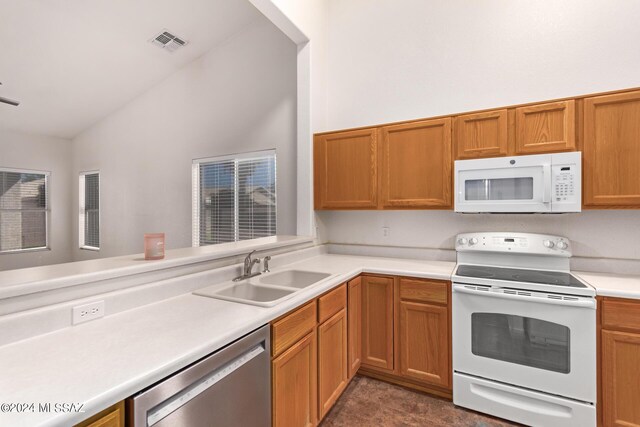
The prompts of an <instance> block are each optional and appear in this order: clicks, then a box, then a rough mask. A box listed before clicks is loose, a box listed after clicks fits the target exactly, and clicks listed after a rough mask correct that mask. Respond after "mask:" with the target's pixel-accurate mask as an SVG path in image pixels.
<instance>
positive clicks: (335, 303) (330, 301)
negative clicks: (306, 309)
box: [318, 283, 347, 323]
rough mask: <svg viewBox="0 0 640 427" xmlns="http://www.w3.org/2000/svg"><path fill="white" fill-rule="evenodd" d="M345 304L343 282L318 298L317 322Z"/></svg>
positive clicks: (345, 293)
mask: <svg viewBox="0 0 640 427" xmlns="http://www.w3.org/2000/svg"><path fill="white" fill-rule="evenodd" d="M346 306H347V286H346V284H345V283H343V284H342V285H340V286H339V287H337V288H336V289H334V290H332V291H331V292H329V293H328V294H326V295H323V296H321V297H320V298H318V322H319V323H322V322H324V321H325V320H327V319H329V318H330V317H331V316H333V315H334V314H336V313H337V312H339V311H340V310H342V309H343V308H345V307H346Z"/></svg>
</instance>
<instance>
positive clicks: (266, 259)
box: [262, 255, 271, 273]
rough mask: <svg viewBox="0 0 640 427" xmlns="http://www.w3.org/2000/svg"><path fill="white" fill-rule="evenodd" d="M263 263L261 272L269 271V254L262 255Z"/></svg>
mask: <svg viewBox="0 0 640 427" xmlns="http://www.w3.org/2000/svg"><path fill="white" fill-rule="evenodd" d="M263 260H264V264H263V269H262V272H263V273H268V272H269V261H271V255H268V256H266V257H264V259H263Z"/></svg>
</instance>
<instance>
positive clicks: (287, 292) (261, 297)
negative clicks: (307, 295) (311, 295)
mask: <svg viewBox="0 0 640 427" xmlns="http://www.w3.org/2000/svg"><path fill="white" fill-rule="evenodd" d="M329 276H331V274H327V273H318V272H315V271H304V270H284V271H277V272H275V273H266V274H264V275H261V276H257V277H252V278H250V279H246V280H244V281H242V282H232V283H229V284H227V285H226V286H224V285H213V286H209V287H206V288H203V289H200V290H198V291H196V292H194V295H199V296H203V297H210V298H218V299H223V300H226V301H233V302H239V303H242V304H251V305H257V306H260V307H272V306H274V305H276V304H278V303H280V302H282V301H284V300H286V299H287V298H289V297H291V296H293V295H294V294H295V293H296V292H300V291H301V290H302V289H305V288H308V287H309V286H311V285H314V284H316V283H318V282H320V281H322V280H324V279H326V278H327V277H329Z"/></svg>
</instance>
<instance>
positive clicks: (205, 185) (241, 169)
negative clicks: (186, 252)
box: [193, 150, 276, 246]
mask: <svg viewBox="0 0 640 427" xmlns="http://www.w3.org/2000/svg"><path fill="white" fill-rule="evenodd" d="M275 234H276V153H275V150H269V151H260V152H256V153H245V154H238V155H232V156H225V157H217V158H210V159H199V160H194V161H193V246H204V245H212V244H216V243H224V242H235V241H238V240H248V239H256V238H258V237H266V236H273V235H275Z"/></svg>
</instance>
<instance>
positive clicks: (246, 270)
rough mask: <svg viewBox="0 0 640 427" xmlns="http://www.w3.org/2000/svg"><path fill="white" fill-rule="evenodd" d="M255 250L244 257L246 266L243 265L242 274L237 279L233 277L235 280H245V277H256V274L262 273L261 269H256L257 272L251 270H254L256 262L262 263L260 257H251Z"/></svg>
mask: <svg viewBox="0 0 640 427" xmlns="http://www.w3.org/2000/svg"><path fill="white" fill-rule="evenodd" d="M254 252H255V251H251V252H249V254H248V255H247V256H246V257H245V258H244V266H243V267H242V275H241V276H238V277H236V278H235V279H233V281H234V282H239V281H240V280H244V279H248V278H250V277H254V276H258V275H260V274H262V273H260V272H259V271H256V272H255V273H252V272H251V270H253V266H254V265H255V264H259V263H260V258H253V259H252V258H251V255H253V254H254Z"/></svg>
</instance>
